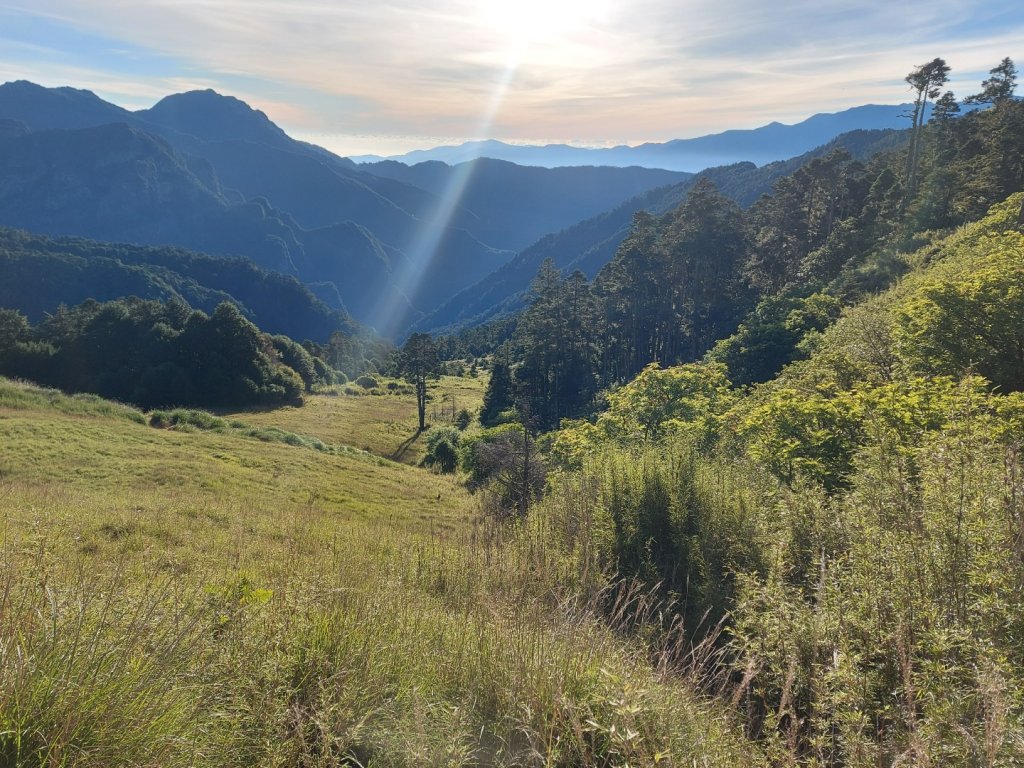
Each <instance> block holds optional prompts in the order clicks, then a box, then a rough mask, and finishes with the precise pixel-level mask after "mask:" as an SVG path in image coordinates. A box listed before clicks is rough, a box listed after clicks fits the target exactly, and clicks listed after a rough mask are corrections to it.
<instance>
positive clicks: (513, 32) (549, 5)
mask: <svg viewBox="0 0 1024 768" xmlns="http://www.w3.org/2000/svg"><path fill="white" fill-rule="evenodd" d="M608 5H609V3H608V2H607V0H480V15H481V18H482V20H483V21H484V22H485V23H486V24H487V25H488V26H491V27H493V28H494V29H496V30H497V31H499V32H501V33H502V34H503V35H504V36H506V37H507V38H508V39H509V41H510V42H513V43H533V42H551V41H556V40H559V39H561V38H564V37H567V36H569V35H571V34H572V33H574V32H577V31H579V30H582V29H584V28H586V27H588V26H591V25H593V24H597V23H601V22H603V21H605V20H606V19H607V17H608Z"/></svg>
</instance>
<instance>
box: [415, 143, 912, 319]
mask: <svg viewBox="0 0 1024 768" xmlns="http://www.w3.org/2000/svg"><path fill="white" fill-rule="evenodd" d="M907 138H908V137H907V133H906V132H901V131H892V130H890V131H854V132H852V133H848V134H844V135H842V136H839V137H837V138H836V139H835V140H833V141H831V142H829V143H828V144H826V145H824V146H822V147H819V148H817V149H815V150H813V151H811V152H808V153H806V154H804V155H801V156H800V157H796V158H793V159H791V160H786V161H780V162H775V163H770V164H768V165H764V166H761V167H758V166H756V165H754V164H753V163H738V164H735V165H729V166H723V167H721V168H709V169H708V170H706V171H703V172H701V173H700V174H698V175H696V176H694V177H693V178H692V179H689V180H687V181H683V182H680V183H678V184H674V185H671V186H669V187H666V188H664V189H657V190H653V191H651V192H649V193H646V194H644V195H641V196H639V197H636V198H633V199H631V200H628V201H626V202H625V203H623V204H622V205H620V206H618V207H616V208H614V209H613V210H610V211H607V212H605V213H602V214H601V215H599V216H595V217H593V218H591V219H588V220H586V221H583V222H580V223H579V224H576V225H574V226H572V227H569V228H568V229H566V230H563V231H561V232H558V233H555V234H551V235H548V236H546V237H544V238H541V239H540V240H539V241H538V242H536V243H534V244H533V245H531V246H530V247H529V248H527V249H525V250H523V251H522V252H521V253H519V254H518V255H517V256H516V257H515V258H514V259H512V260H511V261H509V262H508V263H507V264H505V265H503V266H502V267H500V268H499V269H498V270H496V271H495V272H494V274H492V275H488V276H487V277H486V278H484V279H483V280H481V281H480V282H479V283H478V284H476V285H473V286H471V287H470V288H468V289H466V290H464V291H462V292H461V293H459V294H458V295H456V296H455V297H453V298H452V299H451V300H449V301H448V302H447V303H446V304H445V305H444V306H442V307H440V308H439V309H437V310H436V311H435V312H433V313H431V314H430V315H428V316H427V317H426V318H425V319H424V320H422V321H421V322H420V323H418V324H417V325H416V328H417V329H419V330H429V331H433V332H452V331H458V330H459V329H461V328H466V327H471V326H474V325H479V324H482V323H486V322H488V321H489V320H492V319H495V318H499V317H502V316H505V315H507V314H509V313H511V312H515V311H517V310H519V309H521V308H522V307H523V306H524V304H525V303H526V300H527V291H528V289H529V286H530V281H531V280H532V279H533V277H534V276H535V275H536V274H537V270H538V269H539V268H540V265H541V264H542V263H543V262H544V260H545V259H549V258H550V259H552V260H553V262H554V264H555V266H556V267H558V268H559V269H560V270H563V271H565V272H569V271H572V270H574V269H579V270H580V271H582V272H583V274H584V275H586V276H587V277H588V278H593V277H594V276H595V275H597V273H598V271H600V269H601V268H602V267H603V266H604V265H605V264H607V263H608V262H609V261H610V260H611V258H612V257H613V256H614V255H615V251H616V249H617V248H618V247H619V245H620V244H621V243H622V241H623V240H624V239H625V238H626V236H627V234H628V233H629V228H630V225H631V223H632V220H633V215H634V214H635V213H636V212H637V211H648V212H650V213H653V214H656V215H664V214H665V213H667V212H668V211H670V210H672V209H673V208H675V207H677V206H678V205H679V204H680V203H681V202H682V200H683V199H684V198H685V196H686V194H687V192H688V191H689V190H690V188H691V187H692V186H693V184H694V183H695V182H696V180H697V179H700V178H704V179H709V180H711V181H713V182H714V183H715V185H716V186H717V187H718V188H719V189H720V190H721V191H722V193H723V194H724V195H725V196H726V197H729V198H732V199H733V200H736V201H737V202H739V203H740V204H741V205H743V206H744V207H747V206H749V205H750V204H752V203H753V202H754V201H756V200H757V199H758V198H759V197H761V195H763V194H764V193H766V192H768V191H770V190H771V187H772V184H773V183H774V182H775V181H776V180H778V179H780V178H782V177H784V176H788V175H790V174H792V173H793V172H794V171H796V170H797V169H798V168H800V167H801V166H803V165H806V164H807V163H809V162H810V161H812V160H814V159H815V158H820V157H824V156H825V155H828V154H830V153H832V152H833V151H837V150H841V151H844V152H846V153H848V154H849V156H850V157H852V158H854V159H857V160H868V159H870V158H871V157H873V156H874V155H876V154H878V153H879V152H884V151H887V150H892V149H896V148H898V147H900V146H901V145H902V144H904V143H905V142H906V141H907ZM414 167H419V166H414Z"/></svg>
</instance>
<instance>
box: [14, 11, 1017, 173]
mask: <svg viewBox="0 0 1024 768" xmlns="http://www.w3.org/2000/svg"><path fill="white" fill-rule="evenodd" d="M935 56H942V57H944V58H945V59H946V60H947V61H948V62H949V63H950V65H951V66H952V67H953V76H954V79H953V82H952V83H951V84H950V87H951V88H952V89H953V90H954V91H955V92H957V93H958V95H960V96H963V95H966V94H968V93H971V92H974V91H976V90H977V89H978V83H979V82H980V80H981V79H982V78H983V77H984V76H985V73H986V72H987V70H988V69H989V68H990V67H992V66H994V65H995V64H996V63H997V62H998V61H999V60H1000V59H1001V58H1002V57H1003V56H1011V57H1013V58H1014V59H1016V60H1017V61H1018V63H1024V61H1022V59H1024V14H1022V13H1021V12H1020V5H1019V0H993V1H990V2H964V1H963V0H928V1H927V2H923V1H921V0H901V1H900V2H893V0H885V1H882V0H861V1H860V2H828V0H819V1H818V2H810V1H809V0H783V1H781V2H772V3H766V2H763V0H717V1H716V2H703V1H702V2H694V1H691V0H432V2H429V3H423V2H413V0H380V1H379V2H371V3H367V2H363V1H360V2H352V1H350V0H341V1H338V0H334V1H330V0H295V1H294V2H274V1H272V0H135V1H134V2H132V3H125V2H123V0H89V1H88V2H87V3H83V2H81V0H7V2H5V3H4V4H3V7H2V8H0V72H2V73H3V77H2V79H4V80H12V79H22V78H23V79H29V80H33V81H35V82H38V83H41V84H43V85H49V86H53V85H72V86H76V87H81V88H89V89H91V90H94V91H96V92H97V93H98V94H99V95H100V96H102V97H103V98H106V99H108V100H110V101H113V102H115V103H118V104H121V105H123V106H126V107H130V108H141V107H147V106H150V105H151V104H152V103H153V102H154V101H155V100H157V99H159V98H160V97H162V96H164V95H166V94H168V93H172V92H176V91H182V90H189V89H193V88H215V89H216V90H219V91H221V92H224V93H231V94H234V95H237V96H239V97H240V98H243V99H245V100H246V101H248V102H249V103H251V104H253V105H254V106H256V107H258V108H260V109H263V110H264V111H265V112H267V114H268V115H269V116H270V117H271V119H273V120H275V122H277V123H279V124H280V125H282V126H283V127H284V128H285V129H286V130H288V131H289V132H290V133H292V134H293V135H297V136H300V137H304V138H310V139H312V140H315V141H318V142H320V143H323V144H325V145H327V146H329V147H331V148H332V149H335V150H337V151H340V152H342V153H345V154H365V153H369V152H377V153H380V154H393V153H396V152H402V151H406V150H408V149H412V148H415V147H422V146H425V145H429V144H434V143H439V142H442V141H448V142H450V141H457V140H463V139H471V138H482V137H495V138H500V139H503V140H506V141H507V140H512V141H530V142H535V141H540V142H547V141H559V142H571V143H581V144H591V145H607V144H619V143H636V142H641V141H664V140H667V139H671V138H681V137H689V136H697V135H701V134H706V133H711V132H716V131H720V130H724V129H727V128H744V127H754V126H757V125H762V124H764V123H767V122H770V121H772V120H780V121H782V122H795V121H797V120H800V119H802V118H804V117H807V116H808V115H810V114H813V113H815V112H825V111H836V110H840V109H844V108H846V107H850V106H854V105H857V104H864V103H898V102H900V101H905V100H907V98H908V97H909V93H908V90H907V88H906V85H905V83H904V82H903V76H904V75H905V74H906V73H907V72H908V71H909V70H910V69H911V68H912V67H913V66H914V65H915V64H919V63H922V62H924V61H927V60H929V59H931V58H934V57H935Z"/></svg>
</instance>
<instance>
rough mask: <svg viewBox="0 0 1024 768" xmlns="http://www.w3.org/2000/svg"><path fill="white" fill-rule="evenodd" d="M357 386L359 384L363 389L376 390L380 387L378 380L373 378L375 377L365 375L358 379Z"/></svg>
mask: <svg viewBox="0 0 1024 768" xmlns="http://www.w3.org/2000/svg"><path fill="white" fill-rule="evenodd" d="M356 384H358V385H359V386H360V387H362V388H363V389H376V388H377V387H378V386H379V384H378V382H377V380H376V379H375V378H373V376H368V375H365V374H364V375H363V376H360V377H359V378H358V379H356Z"/></svg>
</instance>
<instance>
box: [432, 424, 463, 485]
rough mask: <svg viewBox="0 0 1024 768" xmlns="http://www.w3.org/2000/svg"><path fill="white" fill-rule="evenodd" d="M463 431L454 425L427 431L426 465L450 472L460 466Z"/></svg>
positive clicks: (446, 472)
mask: <svg viewBox="0 0 1024 768" xmlns="http://www.w3.org/2000/svg"><path fill="white" fill-rule="evenodd" d="M461 440H462V433H461V432H459V430H457V429H455V428H454V427H434V428H433V429H431V430H430V431H429V432H427V455H426V456H425V457H424V459H423V463H424V465H426V466H428V467H434V468H436V469H437V470H439V471H441V472H443V473H445V474H450V473H452V472H454V471H455V470H456V469H458V466H459V443H460V442H461Z"/></svg>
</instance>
